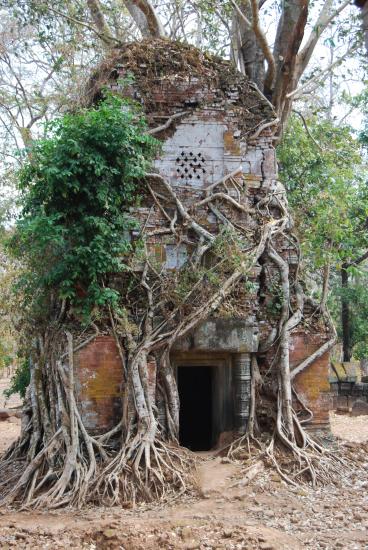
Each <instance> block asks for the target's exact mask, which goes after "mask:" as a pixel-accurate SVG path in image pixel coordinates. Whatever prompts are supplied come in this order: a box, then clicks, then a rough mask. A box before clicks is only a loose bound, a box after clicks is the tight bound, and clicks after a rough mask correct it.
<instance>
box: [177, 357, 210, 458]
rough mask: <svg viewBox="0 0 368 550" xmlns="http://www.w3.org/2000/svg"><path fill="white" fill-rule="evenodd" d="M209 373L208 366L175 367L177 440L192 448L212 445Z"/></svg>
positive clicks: (197, 448)
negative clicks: (177, 410)
mask: <svg viewBox="0 0 368 550" xmlns="http://www.w3.org/2000/svg"><path fill="white" fill-rule="evenodd" d="M212 375H213V368H212V367H202V366H198V367H178V390H179V397H180V417H179V422H180V430H179V441H180V444H181V445H183V446H184V447H187V448H188V449H191V450H192V451H208V450H209V449H211V448H212V446H213V436H212V428H213V426H212V379H213V376H212Z"/></svg>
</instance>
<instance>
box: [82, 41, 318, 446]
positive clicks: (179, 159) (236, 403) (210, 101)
mask: <svg viewBox="0 0 368 550" xmlns="http://www.w3.org/2000/svg"><path fill="white" fill-rule="evenodd" d="M131 77H132V78H131ZM106 85H107V86H109V87H110V88H111V89H112V90H113V91H114V92H115V93H117V94H119V95H122V96H125V97H130V98H133V99H134V100H135V101H137V102H139V103H140V104H141V105H142V107H143V110H144V112H145V113H146V116H147V120H148V123H149V125H150V127H151V128H158V127H160V131H158V132H157V133H156V135H155V137H157V138H158V139H160V140H161V141H162V142H163V147H162V153H161V155H160V157H159V158H158V159H157V160H156V162H155V170H156V171H157V172H158V173H159V174H161V175H162V176H164V177H165V178H166V180H167V181H169V182H170V184H171V185H172V186H173V187H174V188H175V190H176V193H177V194H178V196H179V198H180V200H181V201H182V202H183V204H185V205H187V206H190V205H191V204H197V203H198V202H199V201H202V202H203V198H204V197H205V196H206V192H207V190H208V189H210V188H211V186H213V185H214V184H216V182H218V181H219V180H221V179H222V178H224V176H226V175H228V176H229V178H228V182H227V183H226V181H225V183H224V185H223V186H222V188H221V189H220V191H222V192H223V193H224V194H226V195H227V199H226V201H225V203H224V205H225V208H227V209H229V212H230V211H231V216H232V220H236V221H235V222H234V223H237V225H238V226H240V227H243V228H244V229H246V230H249V231H257V224H256V222H255V220H254V219H253V218H252V216H251V215H250V214H249V213H246V209H244V211H239V210H237V211H236V209H234V207H233V205H232V203H231V198H232V197H236V198H237V199H239V200H240V201H241V202H242V204H244V205H248V206H249V207H251V206H253V205H254V204H255V202H256V201H257V200H259V198H260V197H265V196H268V195H269V194H271V193H274V194H275V193H277V192H279V191H280V184H279V182H278V181H277V164H276V158H275V149H274V146H273V143H274V137H273V133H274V129H275V123H276V116H275V114H274V112H273V109H272V106H271V105H270V104H269V102H268V101H267V99H266V98H265V97H264V96H263V95H262V94H261V93H260V92H259V90H258V89H257V88H256V86H255V85H253V84H252V83H251V82H249V81H248V80H247V79H246V78H245V77H244V76H242V75H241V74H240V73H238V72H237V71H236V70H235V69H234V68H232V66H231V65H230V64H229V63H228V62H225V61H222V60H220V59H217V58H216V59H214V58H212V57H210V56H207V55H205V54H203V53H201V52H199V51H198V50H196V49H195V48H193V47H189V46H183V45H179V44H175V43H172V42H167V41H164V40H158V41H154V42H152V41H149V42H148V41H147V42H140V43H135V44H131V45H128V46H125V47H124V48H122V49H121V50H120V51H117V52H115V53H114V55H113V57H112V58H111V59H110V60H108V61H106V62H105V63H104V64H103V65H102V66H101V67H100V68H99V70H98V71H97V72H96V74H95V75H94V76H93V77H92V78H91V81H90V82H89V85H88V93H89V99H90V101H91V102H94V101H97V100H98V98H99V95H100V91H101V88H102V86H106ZM155 192H156V193H157V194H158V195H160V196H163V197H165V193H166V192H165V189H164V188H160V185H159V183H157V187H156V188H155ZM166 194H167V193H166ZM271 204H272V203H271ZM275 208H276V209H277V205H275ZM223 211H224V209H223ZM200 212H201V223H202V225H203V226H204V227H208V228H210V229H211V231H212V232H213V231H215V232H216V231H217V230H218V227H219V224H220V222H221V212H218V211H216V209H215V207H213V208H212V210H210V211H209V210H208V208H207V207H206V208H205V207H204V206H203V208H202V209H201V210H200ZM134 215H135V217H138V218H139V220H140V222H141V227H144V231H145V232H146V237H147V242H148V247H149V249H150V252H151V253H152V254H153V255H154V257H155V258H156V260H157V262H159V263H160V264H161V265H164V267H165V268H166V269H168V270H175V269H180V268H181V266H182V265H183V264H184V263H185V261H186V259H187V257H188V253H189V249H188V245H187V244H186V243H185V242H181V243H178V242H177V241H176V240H175V238H173V235H172V234H170V232H166V233H165V230H164V228H165V224H167V220H165V217H164V215H163V213H162V211H161V210H160V209H159V208H157V206H156V205H155V204H154V203H153V201H152V198H150V199H147V201H146V202H143V204H142V205H141V207H140V208H139V209H137V210H135V212H134ZM132 238H133V239H134V234H132ZM279 253H281V254H282V256H283V257H284V259H286V260H287V261H288V263H289V269H290V272H291V273H293V270H294V271H295V269H296V263H297V257H296V255H295V251H294V249H293V248H292V247H291V246H290V242H289V241H287V240H285V242H282V243H280V246H279ZM276 273H277V269H276V267H275V266H274V265H261V264H260V265H258V266H257V267H256V268H255V269H254V270H253V272H252V274H251V277H250V284H249V285H248V288H247V289H244V291H243V293H242V291H241V290H240V291H239V292H238V294H237V295H236V296H235V297H234V307H233V309H232V310H231V309H228V310H227V311H220V312H218V313H217V314H216V315H215V316H213V317H211V318H210V319H208V320H206V321H205V322H204V323H202V324H201V325H200V326H199V327H197V329H196V330H195V331H194V332H193V333H192V334H190V335H189V336H188V337H186V338H185V339H183V340H180V341H177V342H176V345H175V346H174V349H173V352H172V357H171V360H172V365H173V367H174V369H175V372H176V376H177V381H178V388H179V394H180V400H181V416H180V440H181V443H182V444H183V445H186V446H188V447H190V448H192V449H194V450H203V449H210V448H212V447H214V446H216V445H221V443H222V442H224V441H225V440H228V439H229V438H231V437H234V435H235V434H236V433H239V431H241V430H244V428H245V426H246V423H247V418H248V416H249V401H250V383H251V358H252V354H257V356H258V359H259V362H260V365H261V367H262V366H263V368H264V369H267V368H269V365H270V364H271V363H272V357H273V355H275V350H274V349H272V348H271V350H268V351H264V352H262V351H261V350H262V349H263V348H265V342H266V341H267V338H268V337H269V335H270V332H271V331H272V329H273V328H274V326H275V322H276V321H275V319H274V318H273V312H272V306H273V300H274V297H273V296H272V286H273V284H274V283H273V279H274V277H275V275H276ZM327 337H328V336H326V334H325V333H324V330H323V328H320V329H310V331H309V333H308V334H307V333H306V332H305V330H304V329H303V328H300V329H297V330H296V331H295V334H294V335H293V339H292V346H291V361H292V365H297V364H299V363H300V362H301V361H302V360H303V359H304V358H305V357H306V356H308V355H309V354H310V353H311V352H312V351H313V350H315V349H316V348H318V347H319V346H320V345H321V343H322V342H323V341H324V340H325V339H326V338H327ZM76 364H77V365H78V366H79V369H78V380H79V382H78V395H79V405H80V408H81V412H82V415H83V418H84V421H85V423H86V426H87V428H88V429H90V430H91V431H94V432H96V431H102V430H104V429H108V428H109V427H112V425H113V424H114V421H115V419H116V417H117V415H118V414H119V410H121V400H122V398H123V396H124V390H123V388H121V366H120V359H119V355H118V353H117V349H116V346H115V342H114V340H113V338H110V337H109V336H101V337H98V338H97V339H96V340H95V341H94V342H92V343H91V344H90V345H89V346H88V347H87V348H85V349H84V350H82V351H81V352H80V353H79V354H77V357H76ZM150 367H151V369H150V375H151V386H152V391H155V364H154V362H153V363H152V364H151V365H150ZM327 370H328V357H327V356H326V355H325V356H323V357H322V358H321V359H319V360H318V361H316V362H315V363H314V364H312V365H311V366H310V367H309V368H308V369H306V370H305V371H303V372H302V373H301V374H300V375H298V376H297V377H296V380H295V386H296V388H297V389H298V392H299V395H300V396H301V397H302V398H303V400H304V401H305V403H306V404H307V405H308V408H309V409H310V410H311V411H312V413H313V418H312V419H311V420H310V421H309V428H310V429H318V430H320V429H325V428H326V427H327V426H328V410H329V393H328V392H329V384H328V379H327Z"/></svg>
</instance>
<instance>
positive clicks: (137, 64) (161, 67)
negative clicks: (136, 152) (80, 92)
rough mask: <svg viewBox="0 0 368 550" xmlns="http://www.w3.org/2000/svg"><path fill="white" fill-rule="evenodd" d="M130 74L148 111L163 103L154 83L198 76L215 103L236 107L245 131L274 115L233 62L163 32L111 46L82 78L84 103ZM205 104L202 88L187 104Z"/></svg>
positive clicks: (194, 79)
mask: <svg viewBox="0 0 368 550" xmlns="http://www.w3.org/2000/svg"><path fill="white" fill-rule="evenodd" d="M129 74H131V75H132V76H133V78H134V87H135V88H136V89H137V90H139V96H140V97H139V100H140V101H141V103H142V104H143V106H144V110H145V112H146V113H147V114H149V113H153V112H157V111H158V110H159V108H158V107H160V108H162V106H163V100H162V98H161V99H160V105H159V106H158V104H157V99H155V98H154V97H153V95H152V89H153V88H154V86H155V85H157V84H160V83H164V82H166V83H169V84H170V83H171V84H172V85H173V86H175V83H176V84H177V83H179V82H188V83H193V85H195V83H198V82H201V83H202V85H203V86H206V87H207V88H208V89H210V90H212V91H213V92H214V95H215V103H221V102H223V103H224V104H231V105H232V106H233V107H236V108H238V111H239V120H241V124H242V133H243V134H245V135H246V134H249V133H251V132H252V131H253V130H254V129H255V128H258V127H259V126H260V125H261V124H262V123H264V122H265V121H266V122H267V121H272V120H274V119H275V118H276V114H275V112H274V110H273V108H272V105H271V104H270V103H269V101H268V100H267V99H266V98H265V97H264V96H263V95H262V94H261V92H260V91H259V90H258V88H257V86H256V85H255V84H254V83H252V82H251V81H250V80H248V78H247V77H246V76H244V75H243V74H241V73H240V72H239V71H238V70H237V69H236V68H235V67H234V65H233V64H232V63H230V62H229V61H226V60H224V59H221V58H220V57H216V56H213V55H210V54H208V53H206V52H203V51H201V50H199V49H198V48H195V47H194V46H191V45H188V44H183V43H181V42H174V41H171V40H168V39H162V38H161V39H146V40H142V41H139V42H133V43H130V44H125V45H123V46H121V47H119V48H116V49H114V50H113V51H112V52H111V53H110V54H109V55H108V57H107V58H106V59H105V60H104V61H103V62H102V63H101V64H100V65H99V67H97V68H96V70H95V71H94V72H93V74H92V75H91V77H90V79H89V81H88V82H87V85H86V88H85V91H84V97H85V101H86V103H87V104H88V105H91V104H93V103H95V102H96V101H98V99H99V98H100V97H101V90H102V89H103V87H104V86H106V85H109V84H113V83H114V82H117V81H118V80H119V79H120V78H121V77H122V76H124V75H129ZM205 105H206V94H204V95H203V103H202V104H196V105H195V106H193V107H192V108H198V107H201V106H205ZM183 107H184V105H183ZM187 107H188V105H185V108H187Z"/></svg>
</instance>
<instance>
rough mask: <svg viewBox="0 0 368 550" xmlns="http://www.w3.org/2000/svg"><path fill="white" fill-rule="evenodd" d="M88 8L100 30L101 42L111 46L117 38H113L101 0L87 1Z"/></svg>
mask: <svg viewBox="0 0 368 550" xmlns="http://www.w3.org/2000/svg"><path fill="white" fill-rule="evenodd" d="M87 6H88V9H89V11H90V14H91V16H92V19H93V21H94V23H95V25H96V27H97V29H98V32H99V35H100V37H101V40H102V41H103V42H104V43H105V44H106V45H108V46H111V45H112V44H113V43H114V41H115V37H114V36H113V34H112V32H111V29H110V27H109V25H108V24H107V23H106V19H105V16H104V14H103V13H102V8H101V4H100V2H99V0H87Z"/></svg>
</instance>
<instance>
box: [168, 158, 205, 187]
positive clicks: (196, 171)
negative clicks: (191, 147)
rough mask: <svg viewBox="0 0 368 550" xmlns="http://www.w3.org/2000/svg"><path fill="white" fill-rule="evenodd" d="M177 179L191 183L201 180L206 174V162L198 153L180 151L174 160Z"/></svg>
mask: <svg viewBox="0 0 368 550" xmlns="http://www.w3.org/2000/svg"><path fill="white" fill-rule="evenodd" d="M175 163H176V173H177V177H178V178H179V179H180V180H182V181H183V182H187V183H191V182H193V183H194V182H195V181H196V180H197V182H198V181H199V180H203V178H204V175H205V174H206V168H205V165H206V161H205V159H204V156H203V154H202V153H200V152H194V151H186V152H184V151H182V152H181V153H180V155H178V157H177V158H176V161H175Z"/></svg>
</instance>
